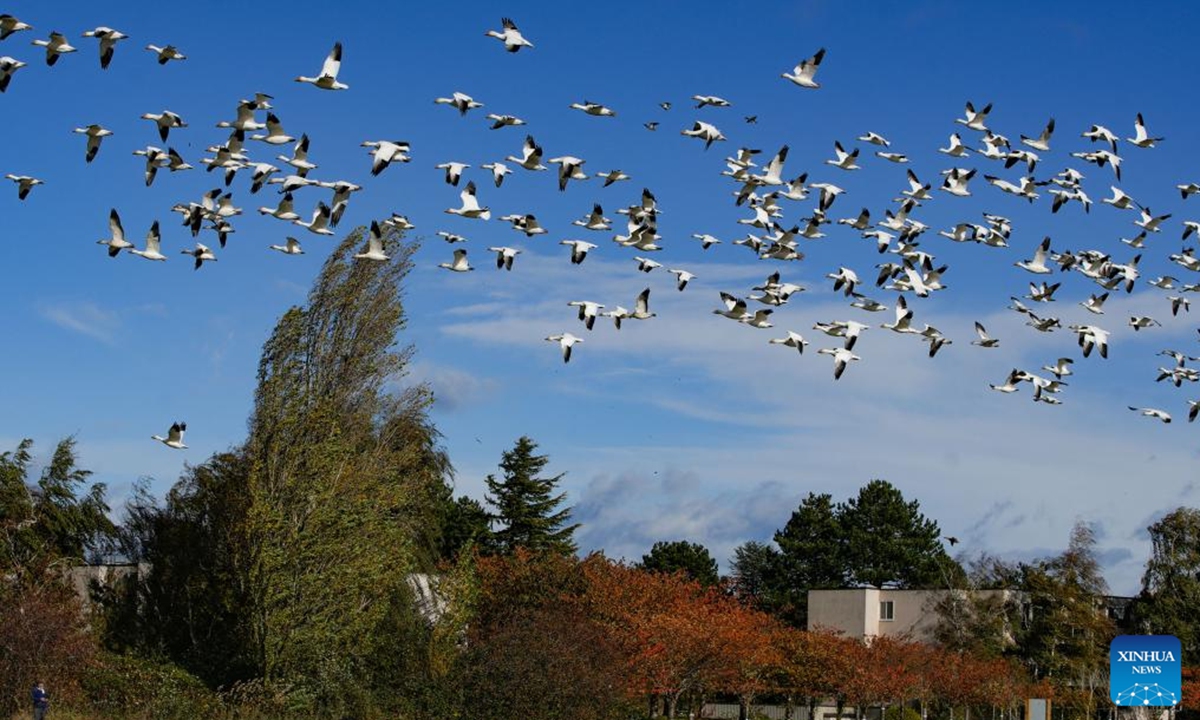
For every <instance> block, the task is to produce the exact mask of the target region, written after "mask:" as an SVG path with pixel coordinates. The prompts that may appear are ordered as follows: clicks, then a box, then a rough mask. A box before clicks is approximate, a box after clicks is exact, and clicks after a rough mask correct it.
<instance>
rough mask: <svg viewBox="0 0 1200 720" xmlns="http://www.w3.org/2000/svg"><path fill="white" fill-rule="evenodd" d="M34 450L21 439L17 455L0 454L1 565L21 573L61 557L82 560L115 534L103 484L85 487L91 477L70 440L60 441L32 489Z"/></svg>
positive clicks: (13, 452) (30, 442)
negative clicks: (77, 456)
mask: <svg viewBox="0 0 1200 720" xmlns="http://www.w3.org/2000/svg"><path fill="white" fill-rule="evenodd" d="M32 448H33V441H32V440H29V439H25V440H22V441H21V442H20V443H19V444H18V445H17V448H16V450H15V451H12V452H4V453H2V454H0V532H3V534H4V535H3V538H2V539H3V542H4V545H3V547H0V563H2V567H4V568H7V569H9V570H18V571H19V570H20V569H22V568H26V567H31V566H35V565H38V564H44V563H47V562H52V561H54V560H56V559H59V558H64V559H66V558H70V559H73V560H74V562H75V563H81V562H84V561H85V559H86V558H87V557H88V556H89V555H90V554H91V553H92V552H93V551H94V550H96V549H97V548H99V547H101V546H102V545H103V544H104V542H105V541H106V539H107V538H109V537H111V536H112V535H113V534H114V532H115V530H116V528H115V527H114V526H113V523H112V521H111V520H109V518H108V509H109V508H108V504H107V503H106V502H105V500H104V493H105V489H106V488H105V485H104V483H92V484H91V485H90V486H88V478H89V477H90V476H91V474H92V473H91V471H90V470H84V469H82V468H80V467H79V465H78V460H77V458H76V455H75V438H74V437H67V438H64V439H62V440H60V441H59V442H58V444H57V445H56V446H55V448H54V453H53V454H52V455H51V456H50V461H49V462H48V463H47V464H46V465H45V467H44V468H43V469H42V474H41V477H40V478H39V479H38V481H37V483H36V484H34V485H31V484H30V483H29V477H28V475H29V466H30V464H31V463H32V461H33V453H32ZM85 490H86V491H85ZM81 491H85V492H83V494H82V495H80V492H81Z"/></svg>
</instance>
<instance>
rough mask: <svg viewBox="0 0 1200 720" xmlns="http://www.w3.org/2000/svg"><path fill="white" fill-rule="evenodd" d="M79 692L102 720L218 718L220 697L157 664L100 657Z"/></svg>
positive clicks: (184, 674)
mask: <svg viewBox="0 0 1200 720" xmlns="http://www.w3.org/2000/svg"><path fill="white" fill-rule="evenodd" d="M82 686H83V691H84V698H85V700H86V702H87V705H88V706H89V707H90V708H91V709H93V710H95V711H96V712H98V713H100V714H102V715H103V716H105V717H138V718H152V719H153V720H193V719H194V718H211V717H217V716H220V715H223V714H224V706H223V705H222V703H221V699H220V697H218V695H217V694H216V693H214V692H213V691H211V690H209V689H208V688H207V687H206V686H205V685H204V683H203V682H201V681H200V679H199V678H196V677H195V676H193V675H190V674H188V672H187V671H185V670H183V669H182V668H179V667H177V666H174V665H171V664H170V663H167V662H163V661H161V660H147V659H141V658H138V657H134V656H131V655H117V654H113V653H102V654H101V655H99V656H98V657H97V659H96V662H94V663H92V664H91V665H89V666H88V668H87V670H86V672H85V673H84V675H83V680H82Z"/></svg>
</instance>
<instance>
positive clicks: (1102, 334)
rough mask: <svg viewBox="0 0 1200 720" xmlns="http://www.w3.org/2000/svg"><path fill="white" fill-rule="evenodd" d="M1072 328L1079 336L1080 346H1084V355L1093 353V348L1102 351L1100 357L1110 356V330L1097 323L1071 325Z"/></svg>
mask: <svg viewBox="0 0 1200 720" xmlns="http://www.w3.org/2000/svg"><path fill="white" fill-rule="evenodd" d="M1070 329H1071V330H1072V331H1073V332H1074V333H1075V334H1076V335H1078V336H1079V347H1081V348H1083V356H1084V357H1088V356H1089V355H1091V354H1092V348H1097V349H1098V350H1099V351H1100V357H1102V358H1105V359H1107V358H1108V334H1109V333H1108V331H1107V330H1104V329H1102V328H1098V327H1096V326H1095V325H1071V326H1070Z"/></svg>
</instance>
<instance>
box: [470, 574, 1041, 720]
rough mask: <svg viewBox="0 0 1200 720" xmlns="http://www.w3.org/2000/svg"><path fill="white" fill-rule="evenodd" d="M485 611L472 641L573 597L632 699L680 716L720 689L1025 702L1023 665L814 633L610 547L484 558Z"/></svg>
mask: <svg viewBox="0 0 1200 720" xmlns="http://www.w3.org/2000/svg"><path fill="white" fill-rule="evenodd" d="M478 562H479V571H478V576H479V578H480V583H481V587H480V598H481V602H480V610H481V616H480V618H479V622H477V623H476V624H475V625H474V632H473V638H472V640H473V641H474V642H476V643H486V642H487V641H488V635H489V632H490V631H489V628H490V627H492V626H493V625H494V619H498V618H501V617H505V616H511V615H512V614H514V613H518V612H522V613H524V612H528V611H531V610H535V609H538V608H547V607H552V606H554V607H562V608H569V609H570V612H571V613H572V615H573V616H575V617H577V618H578V619H579V621H583V622H587V623H589V624H592V625H594V627H595V628H597V629H598V630H599V631H600V633H599V636H602V637H603V638H604V642H605V643H607V644H608V645H609V646H610V648H611V650H612V651H613V654H612V655H611V656H610V657H612V658H615V659H616V660H615V662H618V663H619V665H620V667H619V668H616V670H617V672H616V673H615V675H614V676H613V679H614V680H615V681H616V684H617V685H618V686H619V688H618V689H619V691H620V692H621V693H622V694H623V695H624V697H625V699H626V700H628V701H629V702H630V703H631V704H634V703H636V704H637V706H639V707H644V705H643V703H644V702H645V701H646V700H647V699H648V698H649V699H650V700H651V702H655V701H656V699H657V700H661V702H662V710H663V711H664V712H665V713H666V714H667V715H673V714H674V711H675V710H676V707H677V706H678V704H679V703H680V701H681V700H686V701H696V700H699V699H701V698H704V697H713V696H715V695H718V694H720V695H730V696H735V697H737V698H738V699H739V700H740V701H741V702H742V703H743V704H745V705H747V706H748V705H751V704H753V703H754V702H755V701H756V698H759V697H761V696H763V695H772V696H779V695H782V696H786V697H788V698H791V701H792V702H794V703H795V704H797V705H803V704H808V703H810V702H817V701H821V702H824V701H826V700H832V701H834V702H839V703H841V704H844V705H847V706H853V705H862V706H887V705H892V704H897V703H901V702H909V701H914V700H915V701H919V702H922V703H933V702H937V703H942V704H947V705H954V706H966V705H974V706H978V705H991V706H1008V705H1011V704H1013V703H1015V702H1019V698H1021V697H1022V696H1023V692H1024V687H1023V681H1022V678H1021V675H1020V673H1019V672H1018V670H1017V669H1016V668H1014V667H1013V666H1012V665H1010V664H1009V663H1008V662H1006V661H1003V660H984V659H977V658H973V657H971V656H966V655H960V654H957V653H948V652H945V651H943V650H941V649H939V648H936V647H933V646H930V645H926V644H923V643H918V642H911V641H907V640H900V639H895V638H887V637H881V638H876V639H875V640H874V641H873V642H871V643H870V644H864V643H862V642H860V641H858V640H856V639H851V638H846V637H842V636H839V635H837V634H835V633H831V632H824V631H814V632H806V631H803V630H797V629H795V628H792V627H789V626H787V625H784V624H783V623H781V622H780V621H778V620H777V619H775V618H774V617H772V616H771V615H768V614H766V613H764V612H761V611H759V610H757V609H755V608H754V607H751V606H748V605H746V604H744V603H743V602H741V601H739V600H738V599H737V598H736V597H734V596H732V595H730V594H728V593H726V592H725V591H724V590H723V589H722V588H720V587H717V588H709V589H705V588H703V587H701V586H700V585H699V584H698V583H696V582H693V581H691V580H689V579H687V578H686V577H684V576H683V575H680V574H676V575H667V574H660V573H653V572H647V571H644V570H640V569H637V568H633V567H630V566H627V565H624V564H621V563H616V562H613V561H611V560H608V559H607V558H604V557H603V556H601V555H592V556H589V557H587V558H584V559H583V560H578V561H577V560H574V559H570V558H563V557H561V556H558V557H550V556H543V557H538V556H534V555H531V554H528V553H524V552H518V553H517V554H516V555H513V556H510V557H504V558H501V557H481V558H479V561H478Z"/></svg>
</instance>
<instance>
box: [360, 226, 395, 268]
mask: <svg viewBox="0 0 1200 720" xmlns="http://www.w3.org/2000/svg"><path fill="white" fill-rule="evenodd" d="M354 257H355V259H358V260H375V261H377V262H385V261H387V260H391V259H392V258H391V257H390V256H388V255H387V254H386V253H384V251H383V232H382V231H381V230H380V229H379V223H377V222H375V221H374V220H372V221H371V232H370V234H369V235H368V236H367V250H366V252H360V253H358V254H356V255H355V256H354Z"/></svg>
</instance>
